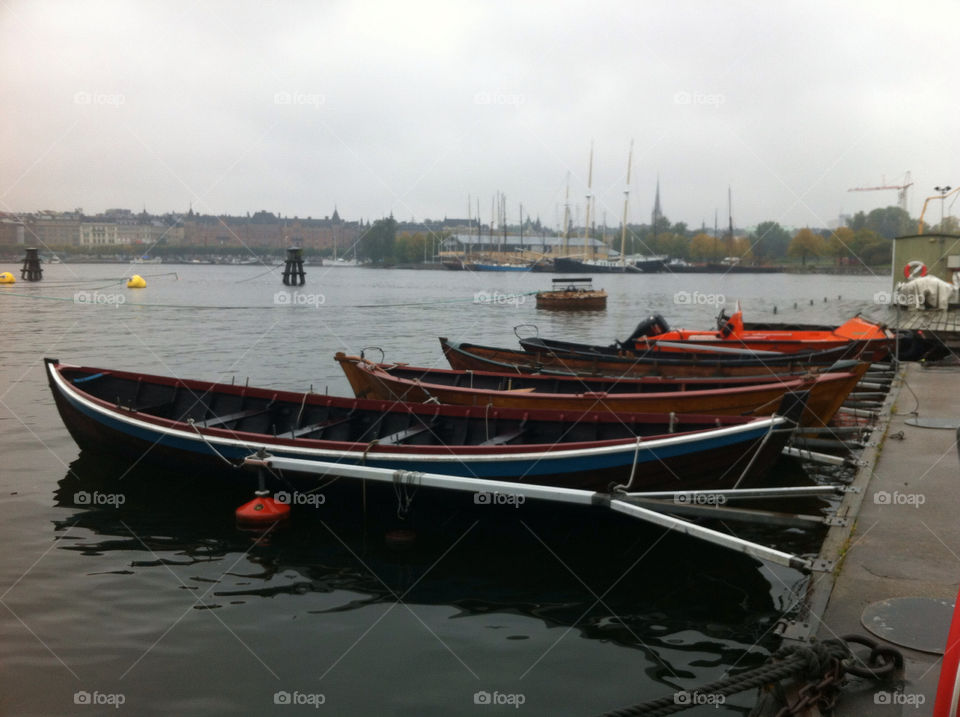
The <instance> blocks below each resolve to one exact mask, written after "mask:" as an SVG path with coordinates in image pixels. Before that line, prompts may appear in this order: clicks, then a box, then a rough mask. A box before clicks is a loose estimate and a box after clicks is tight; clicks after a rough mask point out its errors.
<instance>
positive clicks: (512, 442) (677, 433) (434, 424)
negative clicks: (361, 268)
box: [45, 359, 806, 490]
mask: <svg viewBox="0 0 960 717" xmlns="http://www.w3.org/2000/svg"><path fill="white" fill-rule="evenodd" d="M45 367H46V373H47V379H48V382H49V385H50V388H51V391H52V393H53V396H54V400H55V402H56V405H57V409H58V411H59V413H60V416H61V418H62V420H63V422H64V424H65V425H66V427H67V429H68V430H69V432H70V434H71V436H72V437H73V439H74V440H75V441H76V443H77V444H78V445H79V446H80V447H81V448H82V449H85V450H91V451H98V452H106V453H109V454H113V455H123V456H126V457H130V458H134V459H136V460H138V461H143V462H145V463H150V464H156V465H160V466H163V467H167V468H174V469H176V470H179V471H181V472H182V471H196V472H197V475H202V474H203V473H204V472H207V471H220V472H226V473H228V474H231V475H234V476H236V475H237V474H236V472H235V471H233V470H231V468H230V467H229V466H234V465H239V464H241V463H243V462H244V461H245V460H247V459H248V458H251V457H252V456H253V455H254V454H257V453H258V452H268V453H269V454H270V455H271V456H273V457H275V458H278V459H295V462H296V463H300V464H301V465H303V466H306V467H307V468H305V469H304V470H303V471H302V472H303V473H304V474H309V473H311V471H310V470H309V465H310V464H311V463H321V464H322V465H329V464H331V463H339V464H343V465H349V466H367V467H374V468H386V469H390V470H397V471H427V472H434V473H437V474H443V475H447V476H453V477H456V476H460V477H463V478H464V479H466V480H469V479H472V478H502V479H504V480H507V481H523V482H524V483H525V484H529V483H531V482H538V483H541V484H544V485H549V486H556V487H568V488H582V489H589V490H606V489H608V487H609V483H610V481H611V480H626V479H630V483H631V485H633V486H635V487H636V489H641V488H644V489H646V488H649V489H657V488H661V487H665V488H669V489H671V490H675V489H684V488H695V487H700V486H709V487H711V488H721V487H724V486H727V485H731V484H732V483H734V482H736V481H738V480H739V481H740V482H743V483H749V482H751V481H756V480H758V479H759V478H761V477H762V476H763V474H765V473H766V472H767V470H768V469H769V468H770V467H771V466H772V465H773V463H774V462H775V461H776V460H777V458H778V456H779V455H780V452H781V450H782V449H783V447H784V445H785V444H786V441H787V440H788V439H789V437H790V435H791V434H792V432H793V430H794V429H795V427H796V421H797V419H798V418H799V416H800V414H801V412H802V410H803V406H804V401H805V400H806V396H805V395H802V394H801V395H800V396H789V397H788V398H786V399H785V400H784V403H783V405H782V406H781V407H779V408H778V411H777V413H776V414H775V415H771V416H769V417H765V418H748V417H740V416H703V415H696V414H684V415H676V414H673V415H669V414H668V415H664V414H649V413H627V414H620V415H612V414H610V413H602V412H576V411H573V412H570V411H568V412H561V413H558V412H555V411H536V410H513V409H497V408H489V407H483V408H480V407H464V406H443V405H432V404H412V403H400V402H396V401H378V400H365V399H355V398H343V397H336V396H327V395H323V394H316V393H312V392H311V393H295V392H288V391H277V390H272V389H261V388H254V387H250V386H243V385H233V384H220V383H211V382H208V381H190V380H183V379H178V378H172V377H165V376H154V375H149V374H142V373H133V372H126V371H115V370H110V369H103V368H94V367H83V366H73V365H68V364H62V363H60V362H59V361H58V360H56V359H45ZM228 464H229V466H228ZM293 472H294V473H296V472H297V471H296V470H294V471H293Z"/></svg>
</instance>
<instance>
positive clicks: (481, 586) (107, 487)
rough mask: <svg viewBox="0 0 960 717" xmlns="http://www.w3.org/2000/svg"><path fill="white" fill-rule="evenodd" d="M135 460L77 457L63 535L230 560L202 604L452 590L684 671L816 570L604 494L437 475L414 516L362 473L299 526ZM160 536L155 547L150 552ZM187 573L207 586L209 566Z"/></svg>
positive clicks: (173, 560)
mask: <svg viewBox="0 0 960 717" xmlns="http://www.w3.org/2000/svg"><path fill="white" fill-rule="evenodd" d="M127 469H128V466H127V465H125V464H123V463H122V462H117V461H114V460H112V459H108V458H104V457H101V456H97V455H94V454H90V453H82V454H81V455H80V457H79V458H78V459H77V460H75V461H74V462H73V463H71V465H70V469H69V472H68V473H67V475H66V476H65V477H64V478H63V479H61V480H60V481H59V484H58V488H57V490H56V502H57V505H59V506H61V507H64V508H70V509H71V510H72V514H71V515H70V516H69V517H68V518H66V519H64V520H59V521H57V522H56V523H55V526H56V530H57V531H66V529H67V528H68V527H70V528H71V530H72V533H76V529H81V532H82V533H83V537H81V538H78V539H72V540H64V541H62V544H61V546H60V547H61V549H63V550H71V551H79V552H81V553H83V554H84V555H88V556H105V555H112V556H113V557H116V553H118V552H123V551H130V552H131V553H137V554H138V555H137V559H135V560H133V561H131V563H130V567H131V568H134V569H136V570H140V571H142V570H143V569H150V568H157V569H166V568H167V567H170V566H176V567H178V568H182V567H184V566H187V567H189V566H193V565H199V564H202V563H209V562H220V563H221V564H222V565H223V569H224V570H226V572H225V573H224V575H223V576H222V578H221V579H220V580H218V581H216V582H217V585H216V586H215V587H213V588H212V589H210V590H209V592H207V593H206V594H205V595H204V598H203V600H202V603H201V604H198V605H197V609H229V608H230V606H232V605H235V604H245V603H248V602H250V601H258V600H265V599H270V598H274V597H276V596H279V595H292V596H296V595H306V594H324V595H326V596H328V597H329V598H332V600H328V601H326V602H325V607H323V608H322V609H309V610H307V612H308V613H309V614H311V615H314V616H317V617H318V619H326V620H336V619H337V617H336V616H337V614H340V613H344V612H350V611H354V610H358V609H360V608H363V607H366V606H369V605H373V604H378V603H382V604H389V603H393V602H396V601H397V600H401V599H402V601H403V602H404V603H406V604H410V605H416V604H420V605H445V606H453V607H455V608H456V610H457V613H456V615H455V619H456V618H469V617H472V616H483V615H495V614H516V615H522V616H528V617H532V618H536V619H538V620H541V621H542V622H543V623H544V625H545V626H547V627H556V626H572V627H574V628H576V629H577V630H578V631H579V634H580V635H581V636H582V637H583V638H585V639H590V640H603V641H608V642H613V643H616V644H618V645H621V646H626V647H631V648H636V649H640V650H643V651H644V652H646V653H648V654H649V655H651V657H652V659H651V660H650V663H649V664H650V665H651V667H650V668H649V669H648V674H649V675H650V677H651V678H652V679H655V680H658V681H663V682H666V683H670V682H671V680H673V679H675V678H676V677H689V676H691V675H692V673H691V672H690V671H689V669H687V668H688V667H696V666H712V665H738V666H748V665H751V664H755V663H757V662H758V661H760V660H762V659H763V657H764V656H765V654H766V651H767V649H769V648H771V647H774V646H775V641H774V640H773V637H772V635H771V634H770V628H771V626H772V625H773V624H774V623H775V621H776V620H777V619H778V618H779V617H780V615H781V611H782V610H783V609H784V607H785V606H788V605H789V604H791V602H792V600H793V596H794V594H795V593H797V592H799V590H800V589H801V588H802V586H803V584H804V579H803V578H802V577H801V576H800V575H799V574H797V573H795V572H793V571H789V570H784V571H779V572H777V571H773V570H771V569H770V568H769V566H767V567H763V568H761V566H760V564H759V563H758V562H757V561H755V560H752V559H749V558H745V557H743V556H739V555H734V554H731V553H729V552H727V551H724V550H722V549H720V548H715V547H711V546H708V545H705V544H701V543H697V542H694V541H692V540H689V539H683V538H679V537H674V536H665V535H664V534H663V533H662V532H661V531H660V530H659V529H654V528H651V527H647V526H643V525H640V524H638V523H636V522H633V521H630V520H629V519H626V518H623V517H621V516H617V515H615V514H612V513H608V512H602V511H601V509H590V510H587V509H581V508H556V507H552V506H545V505H542V504H536V505H534V504H533V503H532V502H531V503H528V504H526V505H523V506H522V507H521V508H519V509H518V508H511V507H503V508H491V507H487V506H474V505H473V504H472V501H470V500H458V499H451V496H449V495H448V494H440V493H438V492H433V493H430V492H426V491H424V492H423V494H422V495H417V496H416V497H415V499H414V509H413V510H412V511H411V513H410V515H409V516H408V517H406V518H405V519H402V520H401V519H400V518H398V517H397V513H396V510H395V500H394V499H393V496H392V492H391V489H390V488H389V487H387V488H386V492H381V494H380V495H375V494H374V493H373V492H368V493H367V495H366V499H367V510H366V512H365V511H364V509H363V498H364V496H363V495H362V494H361V492H360V488H359V485H358V484H357V483H352V482H347V481H343V482H342V483H339V484H338V485H337V486H334V487H333V488H332V489H330V491H329V492H328V493H327V494H326V495H327V500H325V502H324V503H323V504H322V505H321V506H319V507H316V508H315V507H304V508H303V509H295V512H294V518H293V519H292V520H291V521H290V523H289V524H288V525H287V526H285V527H283V528H282V529H277V530H275V531H272V532H271V533H270V534H269V535H267V536H266V537H263V536H255V535H251V534H249V533H244V532H242V531H239V530H238V529H237V528H236V526H235V524H234V519H233V510H234V509H235V507H236V506H238V505H239V504H241V503H243V502H245V501H246V500H248V499H249V498H250V497H251V493H250V488H249V487H248V485H246V484H244V485H237V484H231V483H229V482H224V481H223V480H222V479H213V478H211V479H209V480H208V479H205V478H204V477H200V476H184V475H178V474H173V473H167V472H160V471H155V470H151V469H140V468H137V469H136V470H135V473H134V474H129V475H126V477H125V478H123V479H122V480H121V479H119V477H120V476H122V475H124V474H125V473H126V471H127ZM84 494H85V495H87V496H90V497H89V498H86V499H84V498H82V496H83V495H84ZM94 494H96V495H97V496H101V498H97V499H94V498H93V497H92V496H93V495H94ZM102 496H113V500H106V499H104V498H102ZM119 496H122V500H121V499H120V497H119ZM78 497H79V501H78ZM84 501H86V503H84ZM386 506H389V510H387V509H384V508H385V507H386ZM378 507H379V509H378ZM398 527H402V528H404V529H406V530H411V531H413V532H415V534H416V540H415V541H414V542H413V544H412V545H411V546H409V547H407V548H406V549H403V550H400V549H397V548H396V547H395V546H392V545H391V544H390V543H389V542H388V541H386V540H385V539H384V536H385V535H386V534H387V533H388V532H389V531H391V530H394V529H396V528H398ZM84 531H85V532H84ZM794 539H795V540H796V541H797V546H800V545H802V544H803V542H804V541H806V543H808V544H809V542H810V536H802V535H799V534H796V535H795V536H794ZM783 540H784V538H783V536H782V535H781V541H783ZM797 546H794V547H795V549H796V547H797ZM145 550H149V551H150V552H151V553H152V554H153V555H152V557H151V558H149V559H141V558H142V554H143V553H144V551H145ZM245 553H246V556H245V557H244V559H243V560H242V561H241V560H239V558H240V557H243V556H244V554H245ZM113 572H120V573H121V574H123V573H124V572H125V571H113ZM137 579H138V578H136V577H132V578H131V580H137ZM184 582H186V583H189V584H188V585H187V588H188V589H193V590H196V591H197V592H198V594H200V593H201V592H202V591H204V590H207V588H208V587H209V585H207V586H202V583H203V582H208V583H209V582H210V579H209V578H199V577H198V578H190V579H188V580H185V581H184ZM195 583H197V584H199V585H201V586H202V587H198V586H197V585H195ZM510 637H512V638H514V639H523V638H524V637H526V636H525V635H522V634H518V635H511V636H510ZM664 651H667V652H669V653H670V654H671V655H673V656H674V657H675V656H676V655H678V654H680V653H683V655H684V658H683V660H679V661H674V660H671V659H669V658H666V657H664V656H663V652H664Z"/></svg>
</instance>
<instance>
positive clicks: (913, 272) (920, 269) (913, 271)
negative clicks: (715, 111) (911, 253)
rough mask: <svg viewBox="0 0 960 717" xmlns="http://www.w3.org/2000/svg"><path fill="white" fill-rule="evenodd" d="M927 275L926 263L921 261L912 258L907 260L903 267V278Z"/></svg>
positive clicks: (908, 278)
mask: <svg viewBox="0 0 960 717" xmlns="http://www.w3.org/2000/svg"><path fill="white" fill-rule="evenodd" d="M926 275H927V265H926V264H924V263H923V262H922V261H918V260H916V259H914V260H913V261H908V262H907V263H906V264H905V265H904V267H903V276H904V278H905V279H907V280H910V279H916V278H917V277H918V276H926Z"/></svg>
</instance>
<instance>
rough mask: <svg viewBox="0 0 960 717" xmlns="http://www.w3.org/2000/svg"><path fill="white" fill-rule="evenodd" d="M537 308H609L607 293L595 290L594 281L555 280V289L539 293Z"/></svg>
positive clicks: (600, 309)
mask: <svg viewBox="0 0 960 717" xmlns="http://www.w3.org/2000/svg"><path fill="white" fill-rule="evenodd" d="M537 308H538V309H550V310H555V311H602V310H604V309H605V308H607V292H606V291H604V290H603V289H594V288H593V279H590V278H583V279H579V278H565V277H561V278H558V279H554V280H553V289H551V290H550V291H538V292H537Z"/></svg>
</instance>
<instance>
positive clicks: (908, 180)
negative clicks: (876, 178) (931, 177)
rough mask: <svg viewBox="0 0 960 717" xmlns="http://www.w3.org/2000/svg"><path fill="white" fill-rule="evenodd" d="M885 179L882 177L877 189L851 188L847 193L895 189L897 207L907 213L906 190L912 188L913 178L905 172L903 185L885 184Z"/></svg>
mask: <svg viewBox="0 0 960 717" xmlns="http://www.w3.org/2000/svg"><path fill="white" fill-rule="evenodd" d="M886 182H887V180H886V177H884V180H883V185H881V186H879V187H853V188H851V189H848V190H847V191H848V192H876V191H880V190H882V189H896V190H897V206H898V207H900V208H901V209H902V210H903V211H905V212H906V211H908V209H907V189H909V188H910V187H911V186H913V178H912V177H911V176H910V172H907V173H906V174H904V175H903V184H887V183H886Z"/></svg>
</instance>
